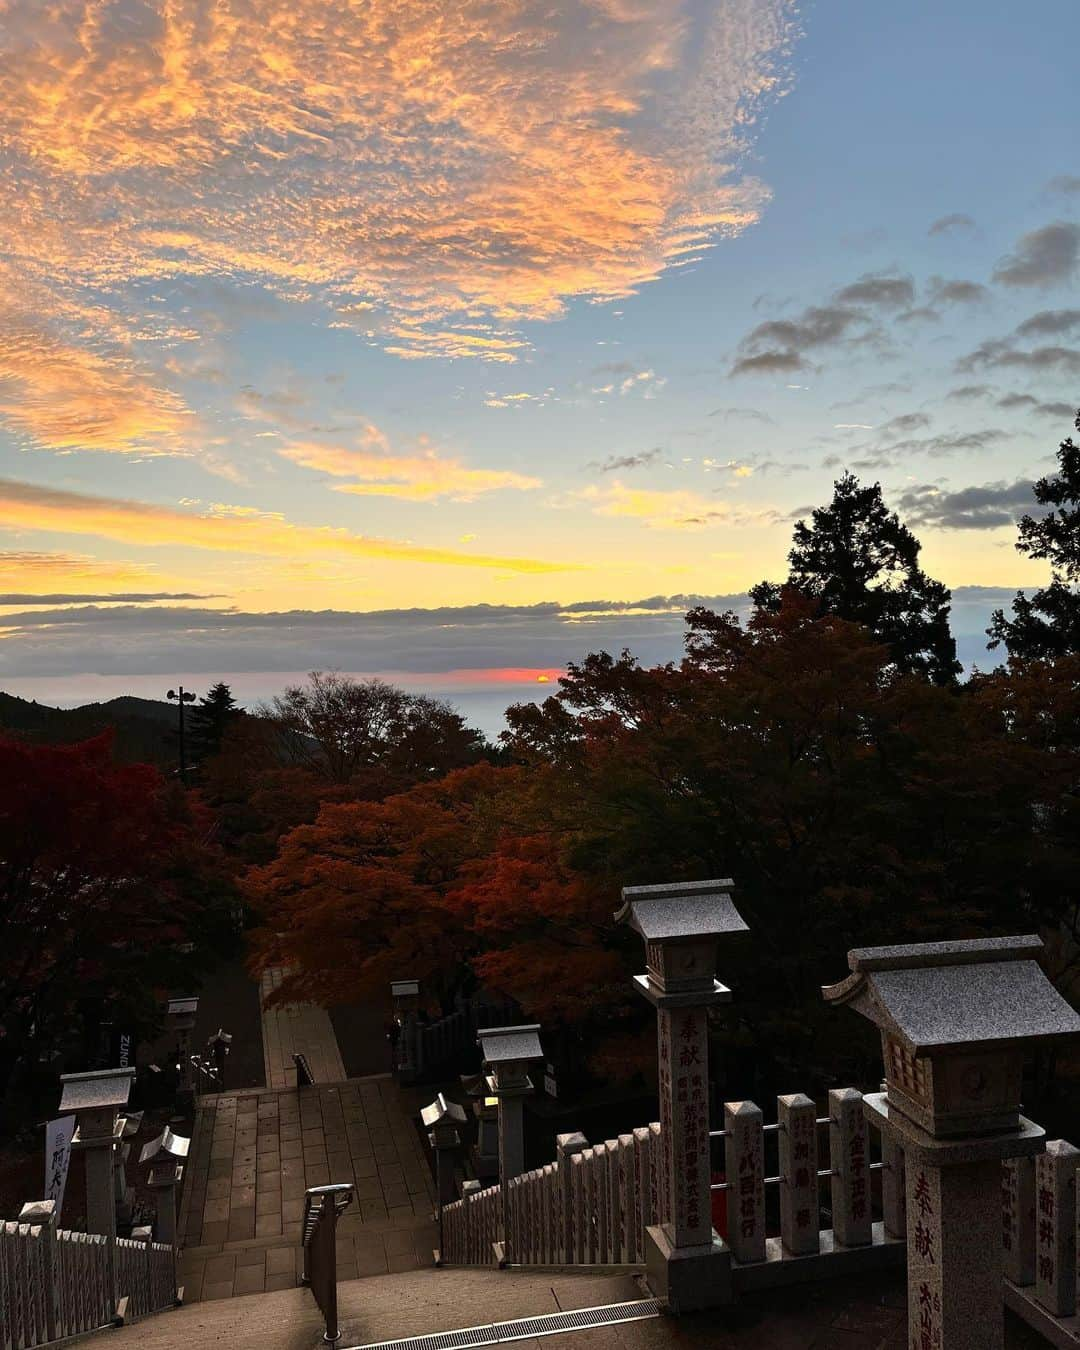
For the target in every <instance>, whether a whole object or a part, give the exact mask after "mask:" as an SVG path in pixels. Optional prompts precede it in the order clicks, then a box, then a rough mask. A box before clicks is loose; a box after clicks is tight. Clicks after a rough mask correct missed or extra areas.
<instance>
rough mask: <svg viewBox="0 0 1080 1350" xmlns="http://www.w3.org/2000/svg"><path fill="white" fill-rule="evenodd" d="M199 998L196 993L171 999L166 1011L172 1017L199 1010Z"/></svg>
mask: <svg viewBox="0 0 1080 1350" xmlns="http://www.w3.org/2000/svg"><path fill="white" fill-rule="evenodd" d="M198 1009H199V1000H198V999H197V998H196V997H195V995H194V994H191V995H185V996H184V997H182V998H171V999H169V1002H168V1006H167V1007H166V1009H165V1011H166V1012H167V1013H168V1014H169V1015H170V1016H172V1017H182V1016H187V1015H188V1014H190V1013H194V1012H198Z"/></svg>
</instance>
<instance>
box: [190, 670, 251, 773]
mask: <svg viewBox="0 0 1080 1350" xmlns="http://www.w3.org/2000/svg"><path fill="white" fill-rule="evenodd" d="M243 716H244V710H243V708H241V707H240V705H239V704H238V703H237V701H236V699H235V698H233V693H232V690H231V689H230V688H229V686H228V685H227V684H225V683H223V682H222V681H221V680H219V681H218V683H217V684H215V685H211V687H210V690H209V692H208V693H205V694H203V696H202V698H200V699H199V701H198V703H197V704H196V705H195V706H194V707H193V708H192V709H191V710H190V712H189V713H188V714H187V718H188V728H189V730H190V735H191V744H192V748H193V750H194V751H195V754H196V755H198V756H199V758H200V759H210V758H211V757H212V756H213V755H218V754H220V753H221V743H222V741H223V740H224V739H225V733H226V732H227V731H228V730H229V729H230V727H232V726H234V725H235V723H236V722H237V721H239V719H240V718H241V717H243Z"/></svg>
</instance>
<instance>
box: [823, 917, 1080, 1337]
mask: <svg viewBox="0 0 1080 1350" xmlns="http://www.w3.org/2000/svg"><path fill="white" fill-rule="evenodd" d="M1041 951H1042V942H1041V940H1040V939H1039V938H1038V937H1033V936H1028V937H1011V938H1010V937H1004V938H977V939H970V940H966V941H962V942H931V943H926V944H918V945H914V946H907V947H867V948H862V949H859V950H856V951H851V952H849V953H848V966H849V968H850V970H851V972H852V974H851V975H850V976H849V977H848V978H847V979H846V980H843V981H841V983H839V984H836V985H833V986H831V987H829V988H827V989H826V990H825V991H824V994H825V998H826V1001H828V1002H831V1003H837V1004H850V1005H851V1006H852V1007H853V1008H854V1010H855V1011H856V1012H859V1013H861V1014H862V1015H863V1016H865V1017H867V1018H868V1019H869V1020H870V1021H872V1022H873V1023H874V1024H875V1025H876V1026H877V1027H878V1028H879V1029H880V1031H881V1036H882V1051H883V1057H884V1061H885V1079H886V1091H885V1092H884V1093H873V1094H871V1095H869V1096H868V1097H866V1099H865V1107H866V1110H867V1112H868V1113H870V1114H871V1116H872V1118H873V1119H874V1120H875V1123H876V1124H877V1125H878V1127H879V1128H880V1130H881V1131H882V1133H883V1134H892V1135H893V1136H894V1137H895V1139H896V1141H897V1143H898V1144H899V1145H900V1146H901V1147H902V1148H903V1150H904V1154H905V1160H906V1170H907V1258H908V1259H907V1272H908V1333H909V1337H910V1338H912V1340H913V1343H916V1344H920V1345H921V1344H926V1345H930V1346H934V1347H939V1348H940V1350H973V1348H974V1347H978V1348H979V1350H1001V1348H1002V1346H1003V1345H1004V1337H1005V1316H1004V1291H1005V1285H1004V1279H1003V1272H1004V1259H1003V1256H1004V1254H1003V1251H1002V1242H1001V1233H1002V1220H1001V1163H1002V1161H1003V1160H1004V1159H1005V1158H1019V1157H1025V1156H1029V1155H1035V1154H1040V1153H1041V1152H1042V1151H1043V1148H1044V1147H1045V1133H1044V1131H1043V1130H1042V1129H1040V1127H1039V1126H1037V1125H1034V1124H1032V1122H1031V1121H1029V1120H1025V1119H1024V1117H1023V1116H1022V1115H1021V1114H1020V1083H1021V1070H1022V1068H1023V1052H1024V1049H1025V1048H1026V1047H1028V1046H1031V1045H1035V1044H1038V1043H1040V1042H1042V1041H1050V1040H1055V1039H1057V1038H1060V1037H1065V1036H1076V1035H1077V1034H1080V1017H1078V1016H1077V1014H1076V1013H1075V1012H1074V1011H1073V1010H1072V1009H1071V1008H1070V1007H1069V1005H1068V1004H1067V1003H1066V1002H1065V1000H1064V999H1063V998H1062V997H1061V996H1060V994H1058V993H1057V991H1056V990H1055V989H1054V987H1053V986H1052V985H1051V984H1050V981H1049V980H1048V979H1047V978H1046V976H1045V975H1044V974H1043V972H1042V970H1041V969H1040V967H1039V965H1038V962H1037V960H1036V957H1037V956H1038V955H1039V953H1040V952H1041ZM833 1095H834V1096H836V1095H839V1094H833ZM843 1105H844V1103H842V1102H838V1103H836V1104H833V1103H831V1106H832V1110H831V1112H830V1114H834V1115H835V1114H838V1113H837V1110H836V1107H837V1106H841V1107H842V1106H843ZM841 1119H842V1117H841ZM840 1128H841V1129H843V1125H842V1124H841V1126H840ZM1051 1147H1053V1146H1051ZM1065 1147H1067V1146H1065ZM1073 1153H1074V1154H1075V1150H1073ZM1057 1154H1058V1156H1063V1154H1062V1150H1060V1149H1059V1150H1057ZM1057 1164H1058V1157H1055V1155H1054V1154H1051V1155H1050V1157H1048V1158H1046V1159H1045V1160H1044V1159H1040V1163H1039V1172H1038V1176H1039V1177H1040V1181H1039V1183H1038V1185H1039V1192H1038V1194H1039V1205H1040V1210H1041V1206H1042V1204H1043V1200H1044V1189H1045V1191H1046V1200H1047V1202H1048V1203H1049V1204H1050V1207H1051V1210H1052V1211H1053V1212H1052V1213H1051V1214H1048V1215H1047V1216H1046V1217H1047V1218H1049V1219H1053V1218H1054V1217H1055V1216H1057V1217H1058V1218H1059V1220H1060V1222H1061V1224H1062V1225H1067V1227H1068V1230H1069V1232H1072V1231H1073V1230H1074V1228H1075V1223H1076V1216H1075V1212H1074V1209H1073V1205H1072V1204H1071V1203H1070V1204H1069V1205H1068V1211H1067V1213H1065V1212H1062V1204H1063V1201H1064V1197H1063V1196H1062V1195H1060V1194H1055V1192H1054V1187H1053V1186H1052V1185H1048V1186H1046V1187H1045V1188H1044V1186H1043V1184H1042V1178H1044V1177H1045V1178H1047V1180H1052V1174H1053V1173H1054V1172H1055V1170H1056V1167H1057ZM1075 1169H1076V1157H1075V1156H1074V1157H1073V1158H1072V1159H1071V1161H1070V1162H1069V1163H1068V1164H1065V1163H1062V1170H1063V1171H1065V1170H1068V1171H1071V1172H1072V1173H1075ZM1074 1184H1075V1181H1074ZM1062 1185H1063V1186H1067V1180H1066V1181H1063V1183H1062ZM852 1217H855V1216H852ZM1039 1217H1040V1221H1041V1219H1042V1217H1043V1216H1042V1213H1041V1212H1040V1215H1039ZM1041 1234H1042V1229H1041V1228H1040V1243H1041V1240H1042V1239H1041ZM837 1236H838V1237H840V1238H841V1240H842V1239H843V1235H842V1233H840V1232H838V1233H837ZM1049 1236H1050V1238H1051V1241H1050V1242H1049V1243H1048V1244H1047V1247H1048V1250H1047V1252H1046V1256H1047V1260H1048V1263H1049V1264H1048V1265H1047V1267H1046V1269H1045V1281H1046V1283H1045V1285H1043V1286H1037V1293H1038V1296H1039V1297H1040V1301H1042V1297H1043V1295H1044V1294H1045V1296H1046V1298H1047V1299H1048V1300H1049V1301H1050V1302H1051V1303H1056V1304H1057V1305H1058V1306H1057V1307H1053V1308H1052V1309H1051V1311H1054V1312H1057V1311H1059V1309H1060V1310H1061V1311H1064V1306H1063V1305H1065V1304H1066V1303H1067V1302H1068V1298H1067V1295H1068V1288H1067V1287H1066V1288H1065V1289H1064V1290H1062V1289H1060V1288H1058V1289H1054V1288H1053V1284H1052V1282H1053V1281H1054V1280H1056V1279H1057V1278H1058V1276H1059V1274H1063V1273H1064V1272H1063V1271H1062V1268H1061V1262H1062V1259H1063V1258H1064V1257H1066V1255H1067V1234H1066V1233H1065V1231H1064V1228H1063V1229H1062V1230H1061V1236H1060V1245H1059V1246H1057V1247H1056V1249H1055V1239H1056V1235H1055V1234H1054V1232H1053V1231H1052V1230H1051V1231H1050V1234H1049ZM1039 1256H1040V1261H1041V1258H1042V1256H1043V1252H1042V1250H1041V1248H1040V1252H1039ZM1072 1262H1073V1257H1072V1255H1071V1253H1068V1263H1069V1266H1070V1268H1071V1267H1072ZM1071 1273H1072V1276H1073V1280H1074V1279H1075V1273H1074V1272H1071ZM1070 1311H1071V1309H1070ZM915 1338H918V1340H916V1339H915Z"/></svg>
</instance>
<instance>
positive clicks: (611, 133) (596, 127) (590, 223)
mask: <svg viewBox="0 0 1080 1350" xmlns="http://www.w3.org/2000/svg"><path fill="white" fill-rule="evenodd" d="M0 8H2V11H3V23H4V47H5V57H6V59H5V61H4V62H3V64H2V66H0V143H2V144H3V146H4V153H5V159H6V163H5V174H6V179H7V182H8V184H9V191H8V193H7V194H6V197H5V201H4V205H3V213H4V237H5V250H6V256H7V257H8V258H9V259H15V260H17V261H16V262H9V263H6V264H5V263H2V262H0V309H7V310H10V311H11V313H12V314H13V316H14V317H15V318H16V319H17V320H18V323H17V324H16V327H22V328H24V329H30V330H33V331H37V330H38V329H40V328H42V326H44V331H45V332H48V333H50V334H52V335H53V337H54V339H55V341H57V342H58V343H59V344H60V347H61V349H62V351H63V352H64V353H65V356H64V359H63V360H62V361H60V362H59V363H58V365H57V368H56V369H53V367H52V366H51V365H50V363H49V362H47V361H44V360H41V359H38V358H37V357H36V356H35V355H34V353H33V351H32V350H31V351H27V350H25V349H24V347H23V346H22V345H20V344H15V345H14V346H10V345H9V349H8V351H7V355H6V364H5V365H4V367H3V368H2V369H0V380H2V381H3V392H2V395H0V399H2V406H0V416H2V417H4V418H5V419H6V420H7V421H8V423H9V424H10V425H11V426H12V427H14V428H15V429H16V430H18V431H20V432H22V433H24V434H25V435H27V436H28V437H31V438H32V439H33V440H35V441H36V442H37V443H39V444H42V445H47V446H52V447H55V448H74V447H76V446H80V445H90V446H92V447H93V448H97V449H125V450H133V449H155V448H156V449H157V450H158V451H168V452H170V453H174V452H176V451H177V449H178V448H182V446H183V443H184V440H185V432H186V431H187V424H185V423H184V422H183V421H182V419H183V417H184V414H185V410H184V408H183V405H182V402H181V401H180V399H179V397H178V396H177V395H176V394H175V393H174V392H170V391H169V389H168V387H167V383H163V382H162V381H161V380H160V379H158V377H157V376H156V375H155V374H154V372H155V371H158V370H164V369H165V368H166V365H167V363H166V362H165V361H163V360H162V359H160V355H159V353H160V350H161V348H162V347H168V346H169V345H171V344H173V343H175V342H177V341H190V340H191V339H192V338H193V337H195V336H197V332H196V331H195V330H194V329H192V328H190V327H189V326H186V325H185V326H184V327H183V328H177V329H175V330H172V331H170V330H169V329H168V326H167V325H166V326H164V327H162V326H161V325H160V323H159V318H160V311H159V310H158V311H154V310H153V309H151V307H150V303H149V299H148V297H149V296H150V295H151V293H152V288H153V287H156V288H158V289H159V290H164V289H167V288H168V287H169V285H170V284H173V283H177V282H181V281H190V280H192V279H199V278H214V279H219V280H225V281H237V282H241V283H244V284H248V283H251V282H255V283H257V284H260V285H262V286H264V287H266V288H268V289H270V290H272V291H274V292H275V293H277V294H278V295H281V296H284V297H292V298H297V299H303V300H306V301H310V300H316V301H320V302H322V303H323V304H324V305H325V307H326V313H327V321H328V322H333V323H335V324H341V323H345V324H348V325H350V326H355V327H356V329H357V331H359V332H364V333H369V334H371V335H372V336H373V338H374V339H375V340H377V341H379V342H381V343H382V344H383V346H384V348H385V350H386V351H388V352H391V353H393V354H396V355H397V356H399V357H402V358H407V359H414V360H415V359H422V358H427V357H452V358H471V359H481V360H487V361H495V362H502V363H509V362H512V361H514V360H516V359H518V358H519V357H520V356H521V355H522V354H523V352H524V351H525V350H526V349H527V346H528V342H527V339H526V338H525V337H524V336H523V335H522V333H521V332H520V331H518V329H519V326H520V325H521V323H523V322H524V321H529V320H550V319H555V318H558V317H559V316H560V315H561V314H562V313H563V312H564V310H565V307H566V305H567V303H568V302H570V301H572V300H574V299H575V298H585V299H588V300H593V301H604V300H609V299H612V298H615V297H622V296H626V295H629V294H631V293H633V292H634V291H636V290H638V289H639V288H640V287H641V286H643V285H645V284H646V283H648V282H650V281H652V280H654V279H656V278H657V277H658V276H660V275H661V274H662V273H663V272H664V271H665V270H666V269H667V268H669V267H674V266H679V265H681V264H682V263H683V262H685V261H686V260H687V259H688V258H690V257H692V256H694V255H695V253H696V251H698V250H700V248H701V247H702V246H706V245H708V244H710V243H712V242H714V241H715V240H716V239H718V238H720V237H721V236H723V235H725V234H730V233H733V232H736V231H739V230H741V229H744V228H745V227H746V226H747V225H749V224H750V223H752V222H753V221H754V220H755V219H756V218H757V216H758V213H759V211H760V209H761V206H762V203H763V201H764V200H765V197H766V195H767V194H766V192H765V189H764V188H763V187H762V186H761V185H760V184H758V183H756V182H755V181H753V180H752V179H749V178H746V177H744V176H742V174H741V172H740V170H739V169H738V164H739V162H740V159H741V157H742V153H743V151H744V150H745V148H746V143H747V140H748V138H749V135H750V133H751V131H752V128H753V124H754V120H755V115H756V112H757V109H758V106H759V105H760V103H761V102H762V100H763V99H765V98H766V97H768V96H771V95H775V94H776V93H778V92H779V91H781V90H782V87H783V82H784V74H783V65H784V57H785V53H786V48H787V46H788V45H789V43H790V40H791V33H792V27H791V25H792V13H793V10H794V0H723V3H721V2H720V0H706V3H704V4H702V3H701V2H700V0H567V3H565V4H559V5H552V4H550V3H549V0H506V3H492V0H409V3H407V4H403V3H401V0H366V3H364V4H362V5H360V4H344V5H343V4H342V3H341V2H340V0H244V3H242V4H241V3H230V4H222V3H216V2H215V0H142V2H141V3H139V4H138V5H134V4H132V3H130V0H50V2H49V3H48V4H42V3H41V2H40V0H3V3H2V5H0ZM5 326H8V325H5ZM75 348H77V349H79V350H80V351H81V352H82V358H81V361H80V359H78V358H75V357H74V356H72V355H71V351H72V349H75Z"/></svg>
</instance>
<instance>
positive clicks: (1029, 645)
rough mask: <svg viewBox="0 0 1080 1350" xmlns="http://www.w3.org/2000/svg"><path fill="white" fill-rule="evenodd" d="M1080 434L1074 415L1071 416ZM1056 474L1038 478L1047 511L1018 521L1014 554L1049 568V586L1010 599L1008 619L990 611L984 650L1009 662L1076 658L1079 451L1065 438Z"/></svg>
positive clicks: (1079, 644) (1079, 419) (1079, 636)
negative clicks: (1002, 650) (1003, 652)
mask: <svg viewBox="0 0 1080 1350" xmlns="http://www.w3.org/2000/svg"><path fill="white" fill-rule="evenodd" d="M1075 425H1076V429H1077V431H1078V432H1080V412H1078V413H1077V415H1076V423H1075ZM1057 460H1058V472H1057V473H1056V474H1054V475H1047V476H1046V477H1045V478H1040V479H1039V480H1038V482H1037V483H1036V484H1035V486H1034V494H1035V500H1036V501H1037V502H1038V503H1039V505H1040V506H1042V507H1045V508H1047V509H1046V510H1045V511H1044V512H1043V513H1042V514H1041V515H1039V516H1031V515H1025V516H1023V517H1022V518H1021V520H1020V531H1019V533H1020V537H1019V538H1018V539H1017V541H1016V548H1017V552H1019V553H1023V554H1024V555H1025V556H1026V557H1028V558H1041V559H1044V560H1045V561H1047V562H1049V564H1050V568H1051V580H1050V583H1049V584H1048V585H1047V586H1044V587H1042V588H1041V589H1040V590H1038V591H1036V592H1035V594H1034V595H1033V596H1032V597H1031V598H1030V599H1029V598H1028V597H1027V595H1026V594H1025V593H1024V592H1023V591H1018V592H1017V593H1016V598H1015V600H1014V601H1013V612H1012V618H1006V616H1005V612H1004V610H1000V609H999V610H995V611H994V615H993V617H992V619H991V621H990V627H989V628H988V629H987V630H986V631H987V636H988V637H989V638H990V646H991V647H997V646H999V645H1000V644H1002V643H1004V644H1005V646H1006V647H1007V648H1008V651H1009V655H1010V656H1018V657H1025V658H1029V659H1030V658H1041V657H1051V658H1052V657H1057V656H1066V655H1069V654H1075V653H1078V652H1080V590H1078V589H1077V586H1078V583H1080V446H1078V445H1077V444H1076V443H1075V442H1074V441H1073V439H1072V437H1071V436H1070V437H1068V438H1067V439H1066V440H1064V441H1062V442H1061V444H1060V446H1059V447H1058V452H1057Z"/></svg>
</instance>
